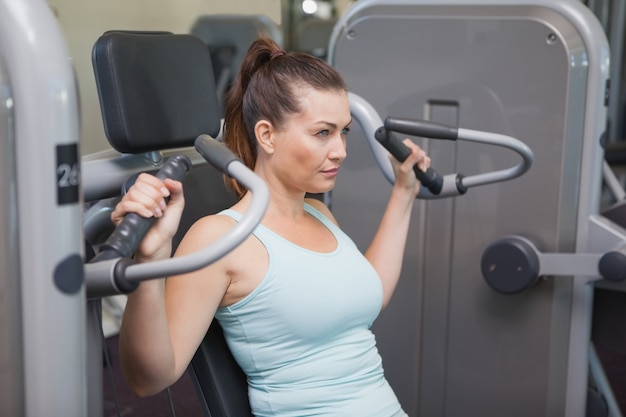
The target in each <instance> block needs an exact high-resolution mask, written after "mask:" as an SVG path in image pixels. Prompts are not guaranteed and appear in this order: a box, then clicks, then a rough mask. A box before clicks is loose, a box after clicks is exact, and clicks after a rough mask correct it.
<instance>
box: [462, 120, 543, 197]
mask: <svg viewBox="0 0 626 417" xmlns="http://www.w3.org/2000/svg"><path fill="white" fill-rule="evenodd" d="M458 131H459V136H458V139H457V140H465V141H468V142H478V143H485V144H488V145H495V146H501V147H503V148H507V149H510V150H512V151H514V152H516V153H517V154H518V155H519V156H521V157H522V161H521V162H519V163H518V164H517V165H515V166H513V167H511V168H507V169H502V170H499V171H493V172H487V173H484V174H476V175H471V176H467V177H465V178H463V185H465V186H466V187H467V188H470V187H476V186H479V185H486V184H491V183H494V182H501V181H508V180H512V179H513V178H517V177H519V176H520V175H522V174H524V173H525V172H526V171H528V170H529V169H530V167H531V166H532V164H533V160H534V158H535V157H534V155H533V151H532V150H531V149H530V148H529V147H528V146H527V145H526V144H525V143H523V142H522V141H520V140H518V139H515V138H512V137H511V136H506V135H501V134H498V133H490V132H483V131H478V130H470V129H463V128H459V129H458Z"/></svg>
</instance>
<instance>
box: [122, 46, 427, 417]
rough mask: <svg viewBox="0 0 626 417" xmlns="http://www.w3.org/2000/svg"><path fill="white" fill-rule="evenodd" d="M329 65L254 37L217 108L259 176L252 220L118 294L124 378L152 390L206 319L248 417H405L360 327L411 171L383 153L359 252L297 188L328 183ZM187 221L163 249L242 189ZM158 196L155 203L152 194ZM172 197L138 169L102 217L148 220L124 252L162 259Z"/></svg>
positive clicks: (421, 161) (199, 242) (402, 209)
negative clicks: (257, 218) (238, 384)
mask: <svg viewBox="0 0 626 417" xmlns="http://www.w3.org/2000/svg"><path fill="white" fill-rule="evenodd" d="M351 122H352V120H351V116H350V108H349V102H348V97H347V89H346V85H345V83H344V81H343V80H342V78H341V76H340V75H339V74H338V72H337V71H336V70H335V69H333V68H332V67H330V66H329V65H327V64H326V63H325V62H324V61H322V60H319V59H317V58H314V57H312V56H310V55H306V54H299V53H286V52H284V51H282V50H281V49H280V48H279V47H278V46H277V45H276V44H275V43H274V42H273V41H272V40H270V39H265V38H261V39H258V40H257V41H255V42H254V43H253V44H252V45H251V47H250V49H249V51H248V54H247V55H246V57H245V59H244V60H243V62H242V65H241V68H240V71H239V74H238V78H237V81H236V83H235V85H234V86H233V87H232V89H231V91H230V93H229V97H228V101H227V104H226V108H225V122H224V123H225V124H224V134H223V137H224V142H225V144H226V145H227V146H228V147H229V148H230V149H231V150H233V151H234V152H235V153H236V154H237V155H238V156H239V157H240V159H241V160H242V161H243V162H244V163H245V164H246V165H247V166H248V167H250V168H251V169H253V170H254V171H255V173H256V174H258V175H259V176H260V177H261V178H262V179H263V180H264V181H265V182H266V183H267V185H268V187H269V190H270V203H269V207H268V209H267V212H266V214H265V216H264V218H263V220H262V223H261V225H260V226H259V227H257V229H256V230H255V232H254V234H253V235H252V236H250V237H248V238H247V239H246V240H245V241H244V242H243V243H242V244H241V245H240V246H239V247H237V248H236V249H234V250H233V251H232V252H230V253H229V254H227V255H226V256H224V257H223V258H222V259H220V260H218V261H217V262H215V263H213V264H211V265H209V266H207V267H205V268H203V269H201V270H199V271H196V272H192V273H188V274H185V275H184V276H177V277H169V278H168V279H167V280H166V279H161V280H153V281H147V282H143V283H142V284H141V285H140V287H139V288H138V289H137V290H136V291H135V292H134V293H132V294H130V295H129V297H128V303H127V306H126V310H125V313H124V318H123V322H122V327H121V330H120V353H121V360H122V367H123V371H124V374H125V377H126V379H127V381H128V383H129V385H130V386H131V388H132V389H133V390H134V391H135V392H136V393H137V394H138V395H142V396H145V395H151V394H155V393H157V392H159V391H161V390H163V389H164V388H166V387H167V386H169V385H171V384H172V383H174V382H175V381H176V380H177V379H178V378H179V377H180V376H181V375H182V374H183V372H184V371H185V369H186V368H187V366H188V364H189V362H190V360H191V358H192V357H193V354H194V352H195V351H196V349H197V347H198V346H199V344H200V342H201V340H202V338H203V336H204V335H205V333H206V331H207V329H208V327H209V325H210V323H211V321H212V320H213V319H214V318H216V319H217V320H218V321H219V322H220V324H221V325H222V328H223V329H224V333H225V336H226V340H227V342H228V344H229V347H230V348H231V350H232V353H233V355H234V356H235V358H236V360H237V362H238V363H239V365H240V366H241V367H242V369H243V370H244V372H245V373H246V375H247V376H248V385H249V398H250V404H251V407H252V411H253V413H254V414H255V415H257V416H305V415H329V416H330V415H336V416H372V417H384V416H405V415H406V414H405V413H404V412H403V411H402V409H401V407H400V404H399V403H398V400H397V399H396V397H395V394H394V393H393V391H392V390H391V388H390V387H389V385H388V383H387V381H386V380H385V378H384V375H383V369H382V365H381V358H380V356H379V354H378V351H377V349H376V344H375V340H374V335H373V334H372V332H371V331H370V326H371V325H372V323H373V321H374V320H375V318H376V317H377V315H378V314H379V312H380V311H381V309H382V308H384V307H385V306H386V305H387V304H388V303H389V301H390V299H391V296H392V294H393V292H394V289H395V287H396V284H397V282H398V278H399V276H400V268H401V265H402V256H403V253H404V247H405V242H406V237H407V233H408V228H409V220H410V214H411V208H412V206H413V203H414V201H415V197H416V195H417V193H418V192H419V184H418V183H417V181H416V179H415V175H414V173H413V171H412V167H413V165H415V164H418V166H419V167H420V168H421V169H423V170H426V169H427V168H428V166H429V164H430V160H429V158H428V157H427V156H426V155H425V154H424V152H423V151H422V150H421V149H420V148H419V147H418V146H417V145H415V144H413V143H412V142H411V141H409V140H405V144H406V145H407V146H408V147H409V148H410V149H411V155H410V156H409V157H408V158H407V159H406V160H405V161H404V163H402V164H398V163H397V162H394V170H395V173H396V182H395V185H394V186H393V189H392V193H391V197H390V199H389V203H388V205H387V208H386V211H385V213H384V215H383V218H382V221H381V224H380V226H379V228H378V231H377V233H376V235H375V237H374V239H373V241H372V243H371V245H370V247H369V248H368V249H367V251H366V252H365V254H364V255H365V256H363V254H361V253H360V252H359V251H358V249H357V248H356V246H355V245H354V243H353V242H352V241H351V240H350V239H349V238H348V237H347V236H346V235H345V234H344V233H343V232H342V231H341V230H340V229H339V227H338V226H337V222H336V220H335V219H334V218H333V215H332V213H331V212H330V211H329V209H328V208H327V207H326V206H325V205H324V204H323V203H322V202H320V201H318V200H314V199H307V198H305V194H306V193H323V192H327V191H329V190H331V189H332V188H333V186H334V185H335V180H336V177H337V174H338V172H339V168H340V166H341V163H342V162H343V160H344V159H345V158H346V135H347V134H348V131H349V130H350V124H351ZM232 186H233V188H234V189H235V191H236V192H237V194H238V196H239V197H240V199H239V201H238V202H237V203H236V204H235V205H234V206H232V207H231V209H229V210H226V211H224V212H222V213H219V214H217V215H212V216H207V217H204V218H202V219H200V220H198V221H197V222H196V223H195V224H194V225H193V226H192V227H191V228H190V229H189V231H188V232H187V234H186V235H185V237H184V239H183V240H182V241H181V243H180V245H179V247H178V249H177V251H176V255H175V256H179V255H186V254H189V253H192V252H195V251H197V250H198V249H200V248H202V247H205V246H207V245H209V244H210V243H212V242H214V241H215V240H217V239H218V238H219V237H220V236H222V235H223V234H224V233H226V232H227V231H228V230H229V229H230V228H232V227H233V225H234V224H235V222H236V221H238V220H239V219H240V218H241V216H242V213H245V212H246V210H247V209H248V206H249V204H250V200H251V195H250V194H249V193H246V191H245V190H244V189H243V188H242V187H241V186H240V185H239V184H237V183H232ZM168 196H169V197H170V200H169V203H168V204H167V205H166V204H165V200H164V198H165V197H168ZM183 205H184V202H183V194H182V186H181V184H180V183H178V182H175V181H172V180H166V181H165V182H164V183H161V182H160V181H159V180H157V179H156V178H155V177H153V176H150V175H146V174H143V175H141V176H140V177H139V178H138V180H137V182H136V184H135V185H134V186H133V187H132V188H131V190H130V191H129V192H128V193H127V194H126V196H125V197H124V198H123V199H122V201H121V202H120V203H119V204H118V206H117V207H116V209H115V211H114V212H113V213H112V219H113V221H114V222H115V223H119V221H120V220H121V218H122V217H123V216H124V215H125V214H126V213H128V212H137V213H139V214H140V215H142V216H145V217H150V216H155V217H157V218H159V220H158V221H157V222H156V223H155V225H154V226H153V228H152V229H151V230H150V231H149V233H148V235H147V236H146V238H145V239H144V241H143V242H142V244H141V246H140V248H139V249H138V251H137V254H136V256H135V257H136V259H137V260H138V261H140V262H149V261H153V260H157V259H162V258H165V257H169V256H170V251H171V239H172V236H173V235H174V233H175V232H176V228H177V226H178V222H179V219H180V215H181V212H182V208H183Z"/></svg>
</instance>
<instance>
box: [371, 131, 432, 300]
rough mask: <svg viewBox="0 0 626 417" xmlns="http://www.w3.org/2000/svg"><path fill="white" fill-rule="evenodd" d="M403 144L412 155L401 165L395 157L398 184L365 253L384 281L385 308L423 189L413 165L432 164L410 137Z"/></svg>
mask: <svg viewBox="0 0 626 417" xmlns="http://www.w3.org/2000/svg"><path fill="white" fill-rule="evenodd" d="M404 144H405V145H407V146H408V147H409V149H411V155H409V157H408V158H407V159H406V160H405V161H404V162H403V163H402V164H399V163H398V162H397V161H396V160H395V159H393V158H392V164H393V166H394V173H395V178H396V180H395V184H394V186H393V189H392V191H391V197H390V198H389V202H388V203H387V208H386V209H385V212H384V214H383V217H382V220H381V222H380V225H379V226H378V230H377V231H376V234H375V235H374V239H373V240H372V243H371V244H370V246H369V248H368V249H367V251H366V252H365V257H366V258H367V259H368V261H369V262H370V263H371V264H372V266H373V267H374V269H376V271H377V272H378V275H379V276H380V280H381V282H382V284H383V309H384V308H385V307H387V305H388V304H389V301H390V300H391V297H392V295H393V293H394V291H395V289H396V285H397V284H398V279H399V278H400V272H401V269H402V259H403V258H404V250H405V247H406V240H407V236H408V233H409V223H410V220H411V211H412V208H413V204H414V202H415V198H416V197H417V194H418V193H419V189H420V184H419V182H418V181H417V179H416V178H415V173H414V172H413V166H414V165H415V164H417V165H418V167H419V168H420V169H421V170H423V171H425V170H426V169H427V168H428V167H429V166H430V158H429V157H428V156H426V153H425V152H424V151H423V150H422V149H421V148H420V147H419V146H417V145H416V144H414V143H413V142H412V141H411V140H409V139H405V140H404Z"/></svg>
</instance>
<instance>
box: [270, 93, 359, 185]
mask: <svg viewBox="0 0 626 417" xmlns="http://www.w3.org/2000/svg"><path fill="white" fill-rule="evenodd" d="M295 94H296V96H297V97H299V99H300V108H301V109H302V111H301V112H300V113H297V114H293V115H291V116H288V118H287V120H286V123H285V125H284V126H283V128H282V129H279V130H278V131H277V132H276V133H275V135H276V136H275V140H274V143H275V150H274V154H273V155H272V158H271V159H272V171H273V172H274V173H275V175H276V177H277V178H279V179H280V182H281V183H282V184H283V186H284V187H286V188H287V190H290V191H296V192H309V193H323V192H327V191H330V190H331V189H332V188H333V187H334V186H335V180H336V177H337V173H338V171H339V167H340V166H341V163H342V162H343V160H344V159H345V158H346V135H347V134H348V131H349V130H350V124H351V123H352V119H351V116H350V104H349V102H348V95H347V94H346V92H345V91H342V90H340V91H334V90H326V91H319V90H315V89H313V88H311V87H298V88H296V91H295Z"/></svg>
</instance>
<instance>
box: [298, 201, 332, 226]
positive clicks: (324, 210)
mask: <svg viewBox="0 0 626 417" xmlns="http://www.w3.org/2000/svg"><path fill="white" fill-rule="evenodd" d="M304 201H305V202H306V203H308V204H309V205H311V206H313V207H314V208H316V209H317V210H318V211H319V212H320V213H322V214H323V215H324V216H326V217H328V218H329V219H330V220H331V221H332V222H333V223H335V224H337V225H338V223H337V220H336V219H335V216H333V213H332V212H331V211H330V209H329V208H328V207H327V206H326V204H324V202H322V201H320V200H318V199H316V198H306V199H305V200H304Z"/></svg>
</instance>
